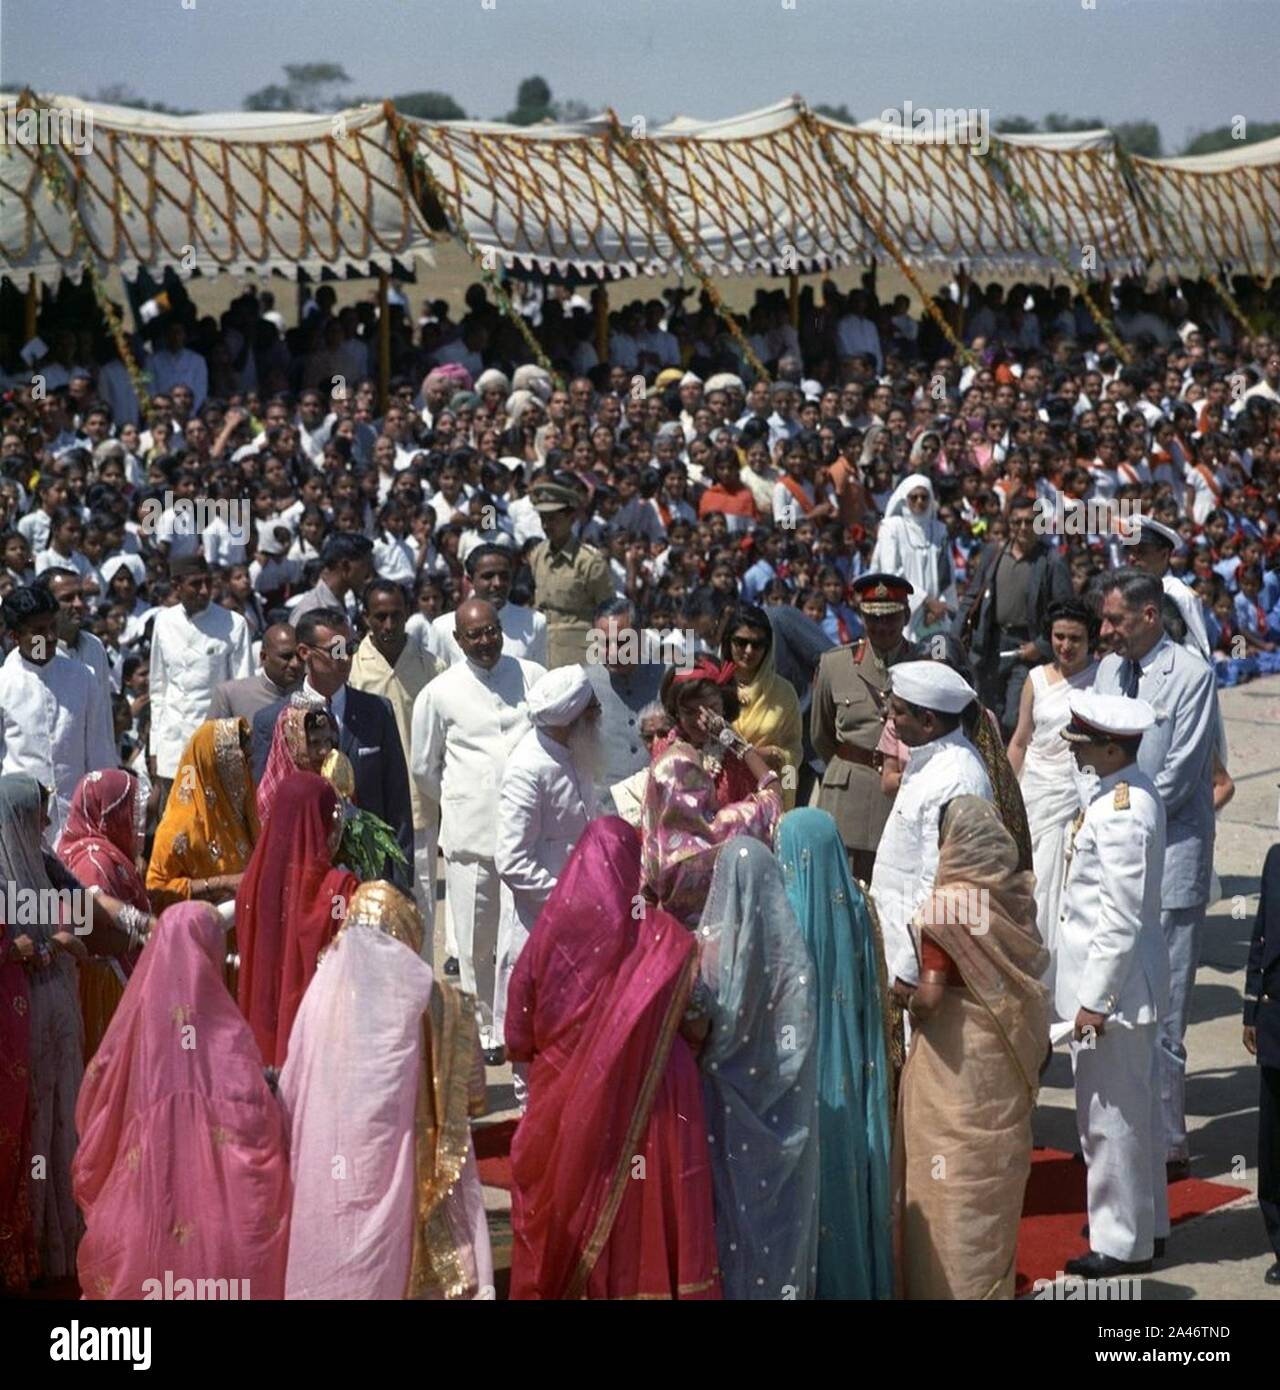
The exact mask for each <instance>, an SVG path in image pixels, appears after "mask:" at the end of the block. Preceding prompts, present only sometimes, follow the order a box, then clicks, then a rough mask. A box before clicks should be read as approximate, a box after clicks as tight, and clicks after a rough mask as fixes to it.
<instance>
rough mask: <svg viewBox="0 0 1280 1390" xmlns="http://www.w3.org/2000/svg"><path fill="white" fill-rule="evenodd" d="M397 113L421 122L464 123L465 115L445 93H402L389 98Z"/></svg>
mask: <svg viewBox="0 0 1280 1390" xmlns="http://www.w3.org/2000/svg"><path fill="white" fill-rule="evenodd" d="M391 103H392V105H393V106H394V107H395V108H396V110H397V111H402V112H403V113H404V114H405V115H406V116H417V118H418V119H419V120H421V121H465V120H466V119H467V113H466V112H465V111H464V110H463V109H462V107H461V106H459V105H458V103H457V102H456V101H454V99H453V98H452V97H451V96H449V94H448V93H447V92H402V93H401V95H400V96H398V97H392V98H391Z"/></svg>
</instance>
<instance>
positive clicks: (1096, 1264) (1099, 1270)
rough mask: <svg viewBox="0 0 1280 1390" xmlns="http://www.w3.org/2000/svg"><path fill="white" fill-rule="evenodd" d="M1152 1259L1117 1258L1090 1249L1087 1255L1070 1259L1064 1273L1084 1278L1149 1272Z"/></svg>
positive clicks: (1102, 1277) (1114, 1277)
mask: <svg viewBox="0 0 1280 1390" xmlns="http://www.w3.org/2000/svg"><path fill="white" fill-rule="evenodd" d="M1150 1271H1151V1261H1150V1260H1117V1259H1114V1258H1113V1257H1112V1256H1110V1255H1099V1254H1098V1252H1097V1251H1096V1250H1090V1251H1089V1253H1088V1254H1087V1255H1077V1256H1076V1258H1075V1259H1074V1260H1068V1261H1067V1263H1066V1265H1065V1266H1064V1267H1063V1273H1065V1274H1075V1275H1078V1276H1079V1277H1080V1278H1082V1279H1116V1278H1120V1277H1122V1276H1125V1275H1130V1274H1149V1273H1150Z"/></svg>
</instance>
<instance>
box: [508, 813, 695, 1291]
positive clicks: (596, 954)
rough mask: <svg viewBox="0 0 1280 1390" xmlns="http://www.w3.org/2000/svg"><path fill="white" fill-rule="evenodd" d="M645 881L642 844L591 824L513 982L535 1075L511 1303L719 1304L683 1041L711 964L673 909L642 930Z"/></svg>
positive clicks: (517, 1184) (623, 829)
mask: <svg viewBox="0 0 1280 1390" xmlns="http://www.w3.org/2000/svg"><path fill="white" fill-rule="evenodd" d="M639 883H640V846H639V843H638V842H637V839H636V833H635V831H634V830H633V829H632V828H631V827H630V826H628V825H627V824H626V822H625V821H622V820H620V819H618V818H617V817H616V816H609V817H605V818H602V819H600V820H596V821H593V822H592V823H591V825H590V826H588V828H587V830H586V832H585V833H584V834H583V836H582V838H581V839H580V840H579V842H578V845H577V848H576V849H575V850H574V852H573V855H572V857H571V858H570V860H569V862H568V864H566V865H565V868H564V871H563V873H562V874H561V875H560V880H559V882H558V883H557V884H556V887H555V890H554V891H553V892H552V894H551V897H550V899H549V900H548V902H547V905H546V907H544V908H543V910H542V914H541V916H540V917H539V918H538V922H537V925H536V926H535V927H534V929H533V932H532V934H531V935H530V937H529V941H528V944H527V945H526V946H525V948H524V950H523V951H522V952H521V955H520V959H519V960H518V961H517V962H516V968H515V971H514V972H513V974H512V977H511V985H510V990H509V993H508V1007H507V1029H506V1044H507V1052H508V1054H509V1055H510V1056H511V1057H512V1058H513V1059H515V1060H517V1061H523V1062H530V1063H531V1064H532V1065H531V1067H530V1070H529V1107H528V1110H527V1112H526V1114H525V1116H524V1118H523V1119H522V1120H521V1122H520V1127H519V1128H518V1129H517V1130H516V1134H515V1139H514V1141H513V1142H512V1145H511V1167H512V1175H513V1178H514V1189H513V1192H512V1207H511V1218H512V1228H513V1237H514V1245H513V1250H512V1266H511V1297H512V1298H532V1299H560V1298H702V1299H707V1298H719V1296H720V1279H719V1275H718V1274H717V1272H716V1240H715V1231H714V1228H713V1218H712V1192H711V1164H710V1159H709V1156H708V1152H707V1126H706V1121H705V1118H704V1114H703V1106H702V1083H701V1078H700V1076H699V1073H698V1067H697V1063H696V1062H695V1061H694V1056H693V1052H692V1051H691V1049H690V1047H689V1045H688V1043H686V1041H685V1040H684V1038H683V1037H682V1036H681V1035H680V1031H679V1030H680V1027H681V1022H682V1018H683V1016H684V1014H685V1010H686V1007H687V1004H688V999H689V995H690V991H691V989H692V986H693V981H694V977H695V975H696V972H697V952H696V949H695V943H694V937H693V935H692V933H690V932H688V931H686V930H685V929H684V927H683V926H682V925H681V924H680V923H679V922H678V921H676V919H675V918H674V917H672V916H670V915H669V914H668V913H666V912H664V911H663V910H662V909H660V908H656V907H654V906H653V905H652V904H647V905H646V906H645V910H644V915H643V916H642V917H640V918H637V916H636V914H635V911H634V907H635V904H636V899H637V890H638V888H639ZM638 1177H643V1179H644V1180H643V1181H636V1179H637V1178H638Z"/></svg>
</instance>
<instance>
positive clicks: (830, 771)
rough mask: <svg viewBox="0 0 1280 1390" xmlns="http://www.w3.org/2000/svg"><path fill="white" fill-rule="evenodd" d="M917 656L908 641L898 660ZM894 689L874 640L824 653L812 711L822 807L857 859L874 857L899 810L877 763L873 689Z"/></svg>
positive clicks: (876, 709) (877, 720)
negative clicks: (821, 765)
mask: <svg viewBox="0 0 1280 1390" xmlns="http://www.w3.org/2000/svg"><path fill="white" fill-rule="evenodd" d="M914 654H915V649H914V648H913V647H912V646H911V644H910V643H908V642H903V643H902V644H901V645H900V646H899V647H898V650H897V652H895V653H894V655H893V658H892V660H893V661H906V660H910V658H911V657H912V656H913V655H914ZM888 688H889V667H888V664H882V663H881V661H880V660H879V658H878V657H877V656H876V654H875V652H874V650H873V649H872V646H871V643H870V642H868V641H865V640H863V641H860V642H855V643H854V644H853V645H852V646H848V647H836V648H835V649H834V650H833V651H829V652H824V653H823V654H822V659H821V660H820V661H819V662H818V673H817V676H816V677H815V678H814V685H813V705H812V708H811V710H810V712H809V733H810V737H811V738H812V740H813V746H814V749H815V751H816V752H817V754H818V756H819V757H820V758H824V759H825V760H826V764H827V769H826V771H825V772H824V773H823V774H822V786H821V787H820V788H819V790H818V805H819V806H820V807H821V808H822V809H823V810H824V811H827V812H829V813H830V815H831V816H833V817H834V819H835V822H836V825H837V826H839V828H840V838H841V839H842V840H843V841H844V845H845V848H846V849H847V850H849V851H850V853H851V854H852V853H855V852H859V853H860V854H864V855H871V856H874V854H875V852H876V847H877V846H878V845H879V843H880V835H881V833H882V832H883V830H884V826H885V822H886V821H887V820H888V819H889V812H890V811H891V810H892V809H893V802H892V801H891V800H890V799H889V798H888V797H887V796H885V794H884V793H883V792H882V791H881V790H880V770H879V767H878V766H875V765H873V761H872V759H873V755H874V753H875V748H876V744H877V743H879V741H880V733H881V730H882V728H883V724H882V722H881V719H880V706H879V704H877V701H876V695H875V694H873V690H874V691H877V692H879V693H880V694H881V695H882V696H884V697H885V698H887V695H886V694H885V692H887V691H888ZM842 747H843V748H847V749H848V750H849V751H850V752H851V753H853V755H854V759H856V761H855V760H851V759H849V758H842V757H840V756H839V754H838V753H837V751H836V750H837V749H838V748H842ZM878 762H879V759H878V758H876V759H875V763H878ZM868 872H869V870H868Z"/></svg>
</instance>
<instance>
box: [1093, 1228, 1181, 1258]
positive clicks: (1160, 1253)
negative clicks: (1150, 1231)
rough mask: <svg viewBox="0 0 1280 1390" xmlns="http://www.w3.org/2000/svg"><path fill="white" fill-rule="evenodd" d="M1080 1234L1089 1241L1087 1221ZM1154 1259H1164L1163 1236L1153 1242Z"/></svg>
mask: <svg viewBox="0 0 1280 1390" xmlns="http://www.w3.org/2000/svg"><path fill="white" fill-rule="evenodd" d="M1080 1234H1081V1235H1082V1236H1083V1237H1084V1238H1085V1240H1088V1239H1089V1223H1088V1222H1087V1221H1086V1222H1085V1223H1084V1225H1083V1226H1081V1227H1080ZM1155 1258H1156V1259H1157V1260H1159V1259H1163V1258H1164V1237H1163V1236H1157V1237H1156V1241H1155Z"/></svg>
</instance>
